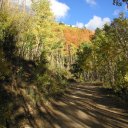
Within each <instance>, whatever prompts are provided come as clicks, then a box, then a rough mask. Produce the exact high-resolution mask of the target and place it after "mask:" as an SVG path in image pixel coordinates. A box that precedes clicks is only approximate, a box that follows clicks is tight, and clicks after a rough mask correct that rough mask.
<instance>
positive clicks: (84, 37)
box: [61, 24, 94, 46]
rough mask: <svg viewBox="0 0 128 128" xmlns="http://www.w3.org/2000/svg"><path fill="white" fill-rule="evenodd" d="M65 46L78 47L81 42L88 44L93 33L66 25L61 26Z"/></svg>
mask: <svg viewBox="0 0 128 128" xmlns="http://www.w3.org/2000/svg"><path fill="white" fill-rule="evenodd" d="M61 27H62V29H63V33H64V38H65V41H66V44H71V43H72V44H74V45H76V46H79V45H80V44H81V43H83V42H89V41H90V38H91V36H92V35H93V34H94V32H92V31H90V30H87V29H86V28H83V29H80V28H77V27H72V26H68V25H64V24H61Z"/></svg>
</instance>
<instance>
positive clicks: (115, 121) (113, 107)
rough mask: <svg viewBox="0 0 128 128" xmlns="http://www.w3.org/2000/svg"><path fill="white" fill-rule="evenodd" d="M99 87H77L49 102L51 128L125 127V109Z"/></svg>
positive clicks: (119, 102) (122, 103)
mask: <svg viewBox="0 0 128 128" xmlns="http://www.w3.org/2000/svg"><path fill="white" fill-rule="evenodd" d="M104 91H105V90H104V89H103V88H102V87H101V86H90V84H89V85H77V86H73V87H71V88H70V90H68V91H67V93H66V94H65V96H63V97H62V98H59V99H58V100H56V101H51V106H52V107H51V109H50V111H51V113H52V114H51V119H50V120H51V123H52V124H53V126H54V127H55V128H127V127H128V111H127V108H128V106H127V105H126V104H125V103H124V102H121V101H119V100H118V99H115V98H114V97H111V96H108V93H107V92H106V93H104Z"/></svg>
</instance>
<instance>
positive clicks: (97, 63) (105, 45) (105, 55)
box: [73, 14, 128, 94]
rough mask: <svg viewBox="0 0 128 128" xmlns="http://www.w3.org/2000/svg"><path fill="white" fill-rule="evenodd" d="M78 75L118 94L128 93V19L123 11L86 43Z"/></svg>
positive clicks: (77, 66) (81, 50)
mask: <svg viewBox="0 0 128 128" xmlns="http://www.w3.org/2000/svg"><path fill="white" fill-rule="evenodd" d="M73 69H74V70H73V72H74V73H75V76H76V77H81V78H82V79H84V80H86V81H88V80H91V81H99V82H102V83H103V84H104V85H105V86H108V87H111V88H112V89H113V90H114V91H115V92H117V93H123V94H128V19H126V18H125V17H124V15H123V14H120V16H119V18H116V19H114V20H113V21H112V22H111V24H110V25H105V26H104V28H103V29H99V28H98V29H97V30H96V31H95V34H94V36H92V39H91V42H90V44H89V43H88V44H87V43H83V44H82V45H81V46H80V47H79V49H78V52H77V59H76V62H75V63H74V65H73Z"/></svg>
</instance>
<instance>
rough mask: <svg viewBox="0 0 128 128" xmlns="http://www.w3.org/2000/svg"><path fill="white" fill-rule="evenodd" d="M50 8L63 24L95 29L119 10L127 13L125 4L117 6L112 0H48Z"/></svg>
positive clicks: (113, 16) (115, 15) (116, 14)
mask: <svg viewBox="0 0 128 128" xmlns="http://www.w3.org/2000/svg"><path fill="white" fill-rule="evenodd" d="M50 1H51V3H52V4H51V5H52V6H51V9H52V11H53V13H54V14H55V16H56V18H57V20H58V21H60V22H64V23H65V24H70V25H75V26H77V27H83V26H85V27H87V28H88V29H91V30H95V29H96V27H100V28H102V26H103V25H104V24H105V23H110V21H111V20H112V19H113V18H115V17H118V14H119V12H121V11H124V12H126V15H128V11H127V10H126V7H125V6H126V5H123V6H122V7H117V6H114V5H113V4H112V2H113V0H50Z"/></svg>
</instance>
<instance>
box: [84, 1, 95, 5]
mask: <svg viewBox="0 0 128 128" xmlns="http://www.w3.org/2000/svg"><path fill="white" fill-rule="evenodd" d="M86 3H87V4H90V5H96V0H86Z"/></svg>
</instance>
